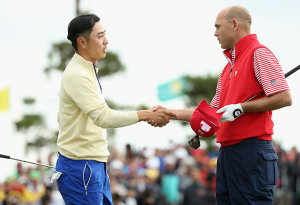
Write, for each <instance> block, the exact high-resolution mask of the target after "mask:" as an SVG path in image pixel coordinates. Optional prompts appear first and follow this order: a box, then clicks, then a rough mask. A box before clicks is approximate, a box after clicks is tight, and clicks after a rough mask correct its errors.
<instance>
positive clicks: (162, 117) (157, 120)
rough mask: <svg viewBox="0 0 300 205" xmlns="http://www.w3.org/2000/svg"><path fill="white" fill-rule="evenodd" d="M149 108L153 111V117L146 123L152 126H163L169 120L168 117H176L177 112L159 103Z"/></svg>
mask: <svg viewBox="0 0 300 205" xmlns="http://www.w3.org/2000/svg"><path fill="white" fill-rule="evenodd" d="M150 110H152V112H153V118H152V119H150V120H148V124H150V125H152V126H154V127H163V126H165V125H166V124H168V123H169V122H170V119H172V118H176V117H177V114H175V113H174V112H172V111H170V110H168V109H166V108H165V107H162V106H160V105H158V106H154V107H153V108H151V109H150Z"/></svg>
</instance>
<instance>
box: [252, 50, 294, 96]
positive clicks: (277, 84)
mask: <svg viewBox="0 0 300 205" xmlns="http://www.w3.org/2000/svg"><path fill="white" fill-rule="evenodd" d="M253 58H254V59H253V65H254V72H255V76H256V78H257V80H258V82H259V83H260V84H261V86H262V87H263V90H264V92H265V94H266V96H269V95H273V94H275V93H278V92H281V91H284V90H288V89H289V86H288V84H287V82H286V79H285V77H284V73H283V71H282V68H281V65H280V64H279V62H278V60H277V58H276V57H275V56H274V54H273V53H272V52H271V51H270V50H268V49H267V48H259V49H257V50H256V51H255V52H254V56H253Z"/></svg>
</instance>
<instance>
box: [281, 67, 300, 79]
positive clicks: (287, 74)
mask: <svg viewBox="0 0 300 205" xmlns="http://www.w3.org/2000/svg"><path fill="white" fill-rule="evenodd" d="M299 69H300V65H298V66H297V67H295V68H293V69H292V70H290V71H289V72H287V73H286V74H285V75H284V77H286V78H287V77H289V76H290V75H292V74H293V73H295V72H296V71H297V70H299Z"/></svg>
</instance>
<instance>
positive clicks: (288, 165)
mask: <svg viewBox="0 0 300 205" xmlns="http://www.w3.org/2000/svg"><path fill="white" fill-rule="evenodd" d="M274 146H275V150H276V152H277V154H278V157H279V160H278V170H279V172H278V184H277V187H276V189H275V190H274V204H275V205H296V204H300V155H299V153H298V152H297V149H296V148H295V147H293V148H292V149H291V150H289V151H288V152H287V151H285V150H283V149H282V148H281V147H280V146H279V145H276V144H274ZM218 149H219V147H218V146H217V145H215V146H212V147H210V149H201V148H200V149H197V150H194V149H192V148H190V147H188V146H183V145H179V144H174V143H172V142H170V147H169V148H165V149H159V148H156V149H150V148H143V149H139V150H135V149H134V148H133V147H132V146H131V145H130V144H127V145H126V148H125V149H124V150H125V151H124V152H121V151H120V150H119V149H117V148H114V147H112V148H111V156H110V157H109V161H108V163H107V169H108V172H109V175H110V184H111V190H112V196H113V201H114V205H194V204H195V205H196V204H197V205H199V204H203V205H215V204H216V199H215V190H216V164H217V155H218ZM52 156H53V155H50V156H49V158H48V164H50V165H51V164H52V163H53V160H52ZM54 161H55V160H54ZM53 173H54V170H52V169H48V168H47V169H45V168H44V167H32V166H29V165H27V164H22V163H17V166H16V172H15V173H13V174H12V175H11V176H9V177H7V179H6V180H5V182H3V183H1V184H0V205H8V204H9V205H64V202H63V200H62V197H61V195H60V193H59V192H58V190H57V186H56V184H55V183H53V184H51V183H50V178H51V175H52V174H53Z"/></svg>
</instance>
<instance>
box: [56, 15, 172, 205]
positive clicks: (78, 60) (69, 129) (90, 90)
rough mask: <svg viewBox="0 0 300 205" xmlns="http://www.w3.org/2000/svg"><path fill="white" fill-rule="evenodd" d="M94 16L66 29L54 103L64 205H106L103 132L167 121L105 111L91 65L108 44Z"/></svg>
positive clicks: (164, 114) (155, 115)
mask: <svg viewBox="0 0 300 205" xmlns="http://www.w3.org/2000/svg"><path fill="white" fill-rule="evenodd" d="M99 21H100V18H99V17H98V16H96V15H93V14H89V15H81V16H78V17H76V18H74V19H73V20H72V21H71V22H70V24H69V26H68V39H69V40H70V41H71V42H72V46H73V48H74V49H75V51H76V52H75V54H74V56H73V58H72V59H71V61H70V62H69V63H68V65H67V67H66V69H65V71H64V73H63V76H62V81H61V90H60V101H59V112H58V122H59V135H58V139H57V145H58V151H59V157H58V160H57V164H56V171H57V173H56V174H55V175H54V176H53V179H57V184H58V189H59V191H60V193H61V194H62V196H63V198H64V201H65V203H66V204H67V205H68V204H78V205H79V204H80V205H84V204H87V205H91V204H112V196H111V190H110V184H109V179H108V174H107V170H106V162H107V158H108V155H109V151H108V149H107V146H108V144H107V140H106V129H105V128H117V127H123V126H128V125H132V124H135V123H137V122H139V121H147V120H150V119H151V120H154V121H155V122H157V124H158V125H159V126H163V125H165V124H166V123H168V122H169V118H170V117H171V116H173V117H174V116H175V114H173V113H172V112H171V111H166V110H164V111H159V112H153V110H140V111H130V112H120V111H116V110H112V109H110V108H109V107H108V106H107V104H106V102H105V99H104V96H103V93H102V87H101V84H100V80H99V78H98V74H97V69H96V67H95V65H96V63H97V61H98V60H101V59H103V58H104V57H105V55H106V49H107V44H108V40H107V38H106V35H105V33H106V31H105V29H104V27H103V26H102V24H100V22H99Z"/></svg>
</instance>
